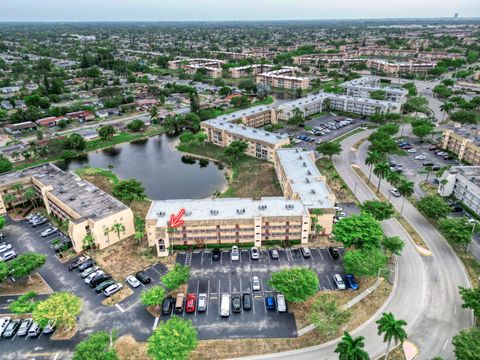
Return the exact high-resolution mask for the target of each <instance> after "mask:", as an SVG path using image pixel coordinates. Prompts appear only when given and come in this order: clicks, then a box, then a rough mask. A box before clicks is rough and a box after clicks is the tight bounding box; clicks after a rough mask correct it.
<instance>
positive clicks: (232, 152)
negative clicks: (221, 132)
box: [223, 140, 248, 160]
mask: <svg viewBox="0 0 480 360" xmlns="http://www.w3.org/2000/svg"><path fill="white" fill-rule="evenodd" d="M247 149H248V144H247V143H246V142H245V141H240V140H235V141H232V142H231V143H230V145H228V146H227V147H226V148H225V149H224V150H223V152H224V154H225V156H226V157H228V158H234V159H235V160H238V159H239V158H240V157H241V156H242V155H244V154H245V151H247Z"/></svg>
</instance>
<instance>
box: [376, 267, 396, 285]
mask: <svg viewBox="0 0 480 360" xmlns="http://www.w3.org/2000/svg"><path fill="white" fill-rule="evenodd" d="M382 270H387V271H388V272H394V270H390V269H389V268H386V267H383V268H382V267H381V268H379V269H378V273H377V280H375V284H376V283H378V279H379V278H380V271H382Z"/></svg>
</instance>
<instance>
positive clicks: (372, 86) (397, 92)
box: [339, 76, 408, 102]
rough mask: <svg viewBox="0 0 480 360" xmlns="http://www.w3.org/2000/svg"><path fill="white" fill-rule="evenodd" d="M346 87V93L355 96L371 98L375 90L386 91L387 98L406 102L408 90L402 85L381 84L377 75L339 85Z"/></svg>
mask: <svg viewBox="0 0 480 360" xmlns="http://www.w3.org/2000/svg"><path fill="white" fill-rule="evenodd" d="M339 86H340V87H341V88H343V89H345V95H349V96H353V97H364V98H370V95H371V93H372V92H374V91H384V92H385V96H386V98H385V100H387V101H393V102H404V101H405V100H406V98H407V95H408V91H407V90H406V89H403V88H401V87H392V86H380V80H379V79H378V78H376V77H375V76H364V77H361V78H359V79H355V80H351V81H347V82H344V83H343V84H340V85H339Z"/></svg>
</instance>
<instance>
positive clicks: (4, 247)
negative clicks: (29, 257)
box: [0, 244, 12, 253]
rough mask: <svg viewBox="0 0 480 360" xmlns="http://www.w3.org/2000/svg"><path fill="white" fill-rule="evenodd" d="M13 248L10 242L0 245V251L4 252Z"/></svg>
mask: <svg viewBox="0 0 480 360" xmlns="http://www.w3.org/2000/svg"><path fill="white" fill-rule="evenodd" d="M11 248H12V245H10V244H3V245H0V253H4V252H5V251H8V250H10V249H11Z"/></svg>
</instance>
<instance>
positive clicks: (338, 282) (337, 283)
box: [333, 274, 345, 290]
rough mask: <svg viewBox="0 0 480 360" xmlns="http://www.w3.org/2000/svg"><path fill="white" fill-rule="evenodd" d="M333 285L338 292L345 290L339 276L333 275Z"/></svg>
mask: <svg viewBox="0 0 480 360" xmlns="http://www.w3.org/2000/svg"><path fill="white" fill-rule="evenodd" d="M333 283H334V284H335V286H336V287H337V289H338V290H345V283H344V282H343V279H342V276H341V275H340V274H335V275H333Z"/></svg>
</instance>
